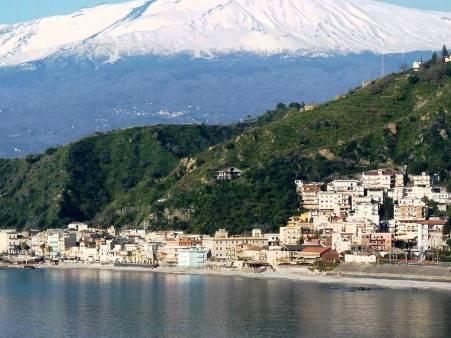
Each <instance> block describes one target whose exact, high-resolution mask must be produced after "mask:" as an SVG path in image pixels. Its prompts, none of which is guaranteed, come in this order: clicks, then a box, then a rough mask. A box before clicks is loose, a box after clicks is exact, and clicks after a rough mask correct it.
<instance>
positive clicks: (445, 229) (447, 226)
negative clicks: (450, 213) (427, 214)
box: [443, 217, 451, 236]
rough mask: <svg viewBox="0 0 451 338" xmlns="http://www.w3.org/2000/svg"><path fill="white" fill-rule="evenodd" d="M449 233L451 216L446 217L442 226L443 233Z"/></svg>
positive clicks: (450, 231) (450, 230)
mask: <svg viewBox="0 0 451 338" xmlns="http://www.w3.org/2000/svg"><path fill="white" fill-rule="evenodd" d="M450 233H451V217H448V221H447V222H446V224H445V226H444V227H443V235H445V236H447V235H449V234H450Z"/></svg>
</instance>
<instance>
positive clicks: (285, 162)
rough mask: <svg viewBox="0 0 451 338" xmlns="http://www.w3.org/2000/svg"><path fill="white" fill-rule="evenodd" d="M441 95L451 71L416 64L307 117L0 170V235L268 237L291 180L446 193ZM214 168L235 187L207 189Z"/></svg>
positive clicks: (109, 145)
mask: <svg viewBox="0 0 451 338" xmlns="http://www.w3.org/2000/svg"><path fill="white" fill-rule="evenodd" d="M450 90H451V65H450V64H448V65H445V64H441V63H437V64H427V65H426V67H425V69H424V70H422V71H421V72H420V73H418V74H414V73H406V74H394V75H391V76H389V77H387V78H384V79H381V80H378V81H376V82H375V83H374V84H372V85H370V86H369V87H367V88H361V89H357V90H353V91H350V92H349V93H348V95H347V96H346V97H344V98H341V99H339V100H336V101H332V102H330V103H328V104H326V105H323V106H322V107H319V108H317V109H315V110H313V111H309V112H304V113H300V112H299V109H298V106H297V105H295V104H293V105H290V107H285V106H284V105H279V106H278V108H277V109H276V110H274V111H272V112H268V113H267V114H265V115H263V116H261V117H260V118H258V119H257V120H256V121H255V122H252V123H250V124H246V125H234V126H230V127H206V126H157V127H148V128H132V129H127V130H121V131H117V132H112V133H108V134H106V135H98V136H93V137H89V138H87V139H83V140H81V141H79V142H77V143H75V144H72V145H69V146H66V147H61V148H57V149H50V150H48V151H47V152H46V154H44V155H41V156H36V157H33V156H30V157H28V158H27V159H23V160H21V159H16V160H2V161H0V224H1V226H2V227H12V226H17V227H43V228H45V227H52V226H61V225H63V224H65V223H66V222H68V221H71V220H79V221H89V220H90V221H92V223H93V224H97V225H100V226H107V225H110V224H114V225H117V226H126V225H133V226H138V225H141V226H142V225H148V226H151V227H152V228H156V229H158V228H168V227H177V228H183V229H188V230H190V231H202V232H213V231H214V230H215V229H216V228H218V227H226V228H228V229H229V230H230V231H233V232H240V231H243V230H247V229H250V228H251V227H253V226H255V225H258V226H261V227H265V228H266V229H268V230H270V229H274V228H276V227H277V226H279V225H281V224H283V223H284V222H285V221H286V219H287V218H288V217H289V216H290V215H292V213H294V212H296V209H297V205H298V203H297V196H296V194H295V192H294V186H293V181H294V180H295V179H297V178H298V179H299V178H301V179H310V180H318V179H324V178H327V177H334V176H338V175H346V174H352V173H356V172H360V171H361V170H365V169H369V168H376V167H381V166H388V167H392V166H403V165H407V172H408V173H419V172H421V171H424V170H426V171H429V172H437V173H439V174H440V177H441V179H442V184H444V185H448V187H449V188H450V187H451V175H450V170H451V157H450V153H451V152H450V150H451V141H450V138H449V135H451V114H450V111H451V97H450V96H449V95H447V93H449V92H450ZM226 166H236V167H239V168H240V169H243V170H244V171H245V172H244V175H243V177H242V178H240V179H238V180H236V181H233V182H225V183H217V182H215V180H214V174H215V171H216V170H218V169H221V168H224V167H226Z"/></svg>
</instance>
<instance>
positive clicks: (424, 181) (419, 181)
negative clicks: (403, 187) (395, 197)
mask: <svg viewBox="0 0 451 338" xmlns="http://www.w3.org/2000/svg"><path fill="white" fill-rule="evenodd" d="M409 179H410V181H411V182H412V184H413V186H414V187H426V188H430V187H431V183H432V179H431V176H430V175H427V174H426V173H425V172H422V173H421V175H409Z"/></svg>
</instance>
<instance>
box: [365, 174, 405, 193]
mask: <svg viewBox="0 0 451 338" xmlns="http://www.w3.org/2000/svg"><path fill="white" fill-rule="evenodd" d="M399 180H400V178H398V181H399ZM361 181H362V185H363V187H364V188H365V189H367V190H383V191H388V190H389V189H390V188H392V187H394V186H395V184H396V182H397V175H396V173H395V172H394V171H392V170H373V171H367V172H364V173H362V176H361ZM398 184H399V182H398Z"/></svg>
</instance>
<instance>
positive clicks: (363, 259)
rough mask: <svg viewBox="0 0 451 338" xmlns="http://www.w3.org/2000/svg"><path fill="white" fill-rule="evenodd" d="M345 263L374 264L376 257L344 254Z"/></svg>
mask: <svg viewBox="0 0 451 338" xmlns="http://www.w3.org/2000/svg"><path fill="white" fill-rule="evenodd" d="M345 262H346V263H359V264H375V263H376V262H377V257H376V256H375V255H345Z"/></svg>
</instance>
